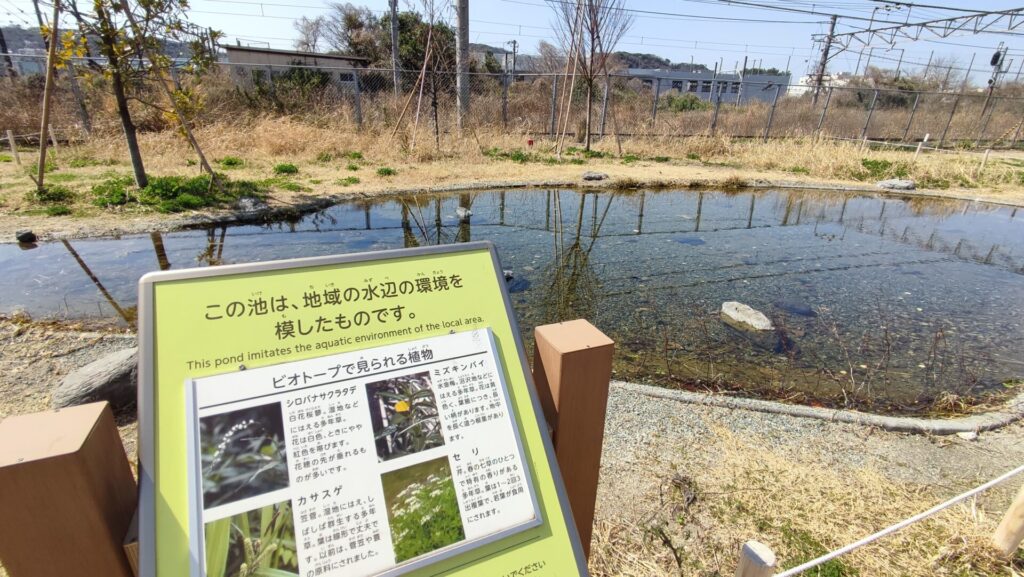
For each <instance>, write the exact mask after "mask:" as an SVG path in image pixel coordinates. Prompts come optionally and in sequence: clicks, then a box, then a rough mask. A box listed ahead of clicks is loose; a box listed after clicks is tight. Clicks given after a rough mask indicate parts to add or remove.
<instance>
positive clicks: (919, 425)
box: [612, 381, 1024, 435]
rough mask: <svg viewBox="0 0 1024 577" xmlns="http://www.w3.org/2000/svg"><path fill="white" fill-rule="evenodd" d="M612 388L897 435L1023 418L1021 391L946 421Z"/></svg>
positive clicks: (623, 385) (978, 427) (622, 385)
mask: <svg viewBox="0 0 1024 577" xmlns="http://www.w3.org/2000/svg"><path fill="white" fill-rule="evenodd" d="M612 386H613V387H615V388H618V389H622V390H626V391H630V392H633V393H637V394H640V395H644V396H647V397H655V398H659V399H668V400H672V401H677V402H680V403H691V404H697V405H708V406H713V407H722V408H726V409H741V410H745V411H757V412H761V413H770V414H776V415H787V416H790V417H800V418H805V419H818V420H822V421H832V422H839V423H849V424H852V425H860V426H867V427H877V428H879V429H883V430H885V431H893V432H899V433H919V434H920V433H923V434H931V435H952V434H955V433H969V432H974V433H977V432H980V431H992V430H995V429H999V428H1002V427H1005V426H1007V425H1009V424H1011V423H1014V422H1016V421H1018V420H1020V419H1022V418H1024V392H1022V393H1019V394H1018V395H1017V396H1016V397H1014V398H1013V399H1011V400H1009V401H1007V403H1006V404H1005V405H1004V406H1003V408H1002V409H1000V410H997V411H990V412H987V413H981V414H978V415H969V416H966V417H953V418H949V419H934V418H917V417H893V416H887V415H878V414H875V413H862V412H860V411H851V410H846V409H826V408H821V407H809V406H806V405H788V404H785V403H780V402H777V401H766V400H761V399H748V398H740V397H728V396H725V395H721V394H716V393H694V392H690V391H679V390H674V389H663V388H661V387H655V386H652V385H643V384H639V383H629V382H625V381H612Z"/></svg>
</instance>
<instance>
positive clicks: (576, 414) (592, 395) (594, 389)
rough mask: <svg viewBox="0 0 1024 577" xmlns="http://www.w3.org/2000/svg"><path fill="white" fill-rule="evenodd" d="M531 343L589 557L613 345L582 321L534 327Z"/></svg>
mask: <svg viewBox="0 0 1024 577" xmlns="http://www.w3.org/2000/svg"><path fill="white" fill-rule="evenodd" d="M534 339H535V345H534V354H533V378H534V381H535V382H536V384H537V393H538V395H539V396H540V402H541V406H542V407H543V408H544V417H545V418H546V419H547V421H548V425H549V426H550V427H551V428H552V440H553V443H554V446H555V456H556V457H557V458H558V466H559V468H560V469H561V471H562V479H563V480H564V481H565V489H566V492H567V493H568V495H569V505H570V506H571V508H572V515H573V519H574V520H575V521H576V529H577V531H579V534H580V539H581V541H582V543H583V551H584V552H585V553H586V554H587V556H588V557H589V556H590V538H591V535H592V533H593V525H594V507H595V502H596V500H597V480H598V473H599V472H600V469H601V446H602V443H603V441H604V417H605V410H606V408H607V406H608V383H609V381H610V380H611V374H612V353H613V352H614V350H615V343H614V341H612V340H611V339H609V338H608V337H607V336H605V334H604V333H602V332H601V331H599V330H597V328H596V327H594V325H592V324H590V323H589V322H587V321H585V320H575V321H569V322H564V323H557V324H552V325H544V326H540V327H537V328H536V329H535V330H534Z"/></svg>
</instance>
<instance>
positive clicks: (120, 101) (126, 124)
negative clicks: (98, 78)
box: [110, 59, 149, 188]
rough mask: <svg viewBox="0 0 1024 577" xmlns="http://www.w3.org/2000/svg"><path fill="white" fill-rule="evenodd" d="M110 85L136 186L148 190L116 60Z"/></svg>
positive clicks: (111, 63)
mask: <svg viewBox="0 0 1024 577" xmlns="http://www.w3.org/2000/svg"><path fill="white" fill-rule="evenodd" d="M110 69H111V70H112V73H111V76H110V83H111V85H112V87H113V89H114V100H115V102H117V117H118V119H120V120H121V130H123V131H124V140H125V142H126V143H127V145H128V157H129V158H130V159H131V161H132V172H133V173H134V175H135V184H137V185H138V187H139V188H146V186H147V185H149V178H147V177H146V167H145V166H144V165H143V164H142V153H141V152H140V151H139V139H138V135H137V133H136V129H135V123H134V122H132V115H131V112H130V111H129V110H128V97H127V96H126V95H125V92H124V78H123V77H122V76H121V72H120V69H119V68H118V63H117V61H116V59H111V61H110Z"/></svg>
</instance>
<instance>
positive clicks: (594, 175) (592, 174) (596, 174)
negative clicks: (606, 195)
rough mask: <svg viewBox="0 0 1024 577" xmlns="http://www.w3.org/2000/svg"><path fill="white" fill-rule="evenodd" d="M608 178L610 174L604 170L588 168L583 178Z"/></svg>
mask: <svg viewBox="0 0 1024 577" xmlns="http://www.w3.org/2000/svg"><path fill="white" fill-rule="evenodd" d="M606 178H608V175H607V174H605V173H603V172H595V171H593V170H588V171H586V172H584V173H583V180H604V179H606Z"/></svg>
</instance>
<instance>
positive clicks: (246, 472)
mask: <svg viewBox="0 0 1024 577" xmlns="http://www.w3.org/2000/svg"><path fill="white" fill-rule="evenodd" d="M199 442H200V451H201V452H202V455H201V458H202V466H203V508H204V509H210V508H213V507H217V506H219V505H224V504H227V503H233V502H235V501H239V500H241V499H247V498H249V497H255V496H256V495H262V494H264V493H269V492H271V491H277V490H279V489H284V488H286V487H288V460H287V456H286V452H285V441H284V422H283V419H282V416H281V405H279V404H278V403H271V404H269V405H261V406H258V407H249V408H246V409H239V410H237V411H229V412H226V413H219V414H216V415H210V416H207V417H203V418H201V419H199Z"/></svg>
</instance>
